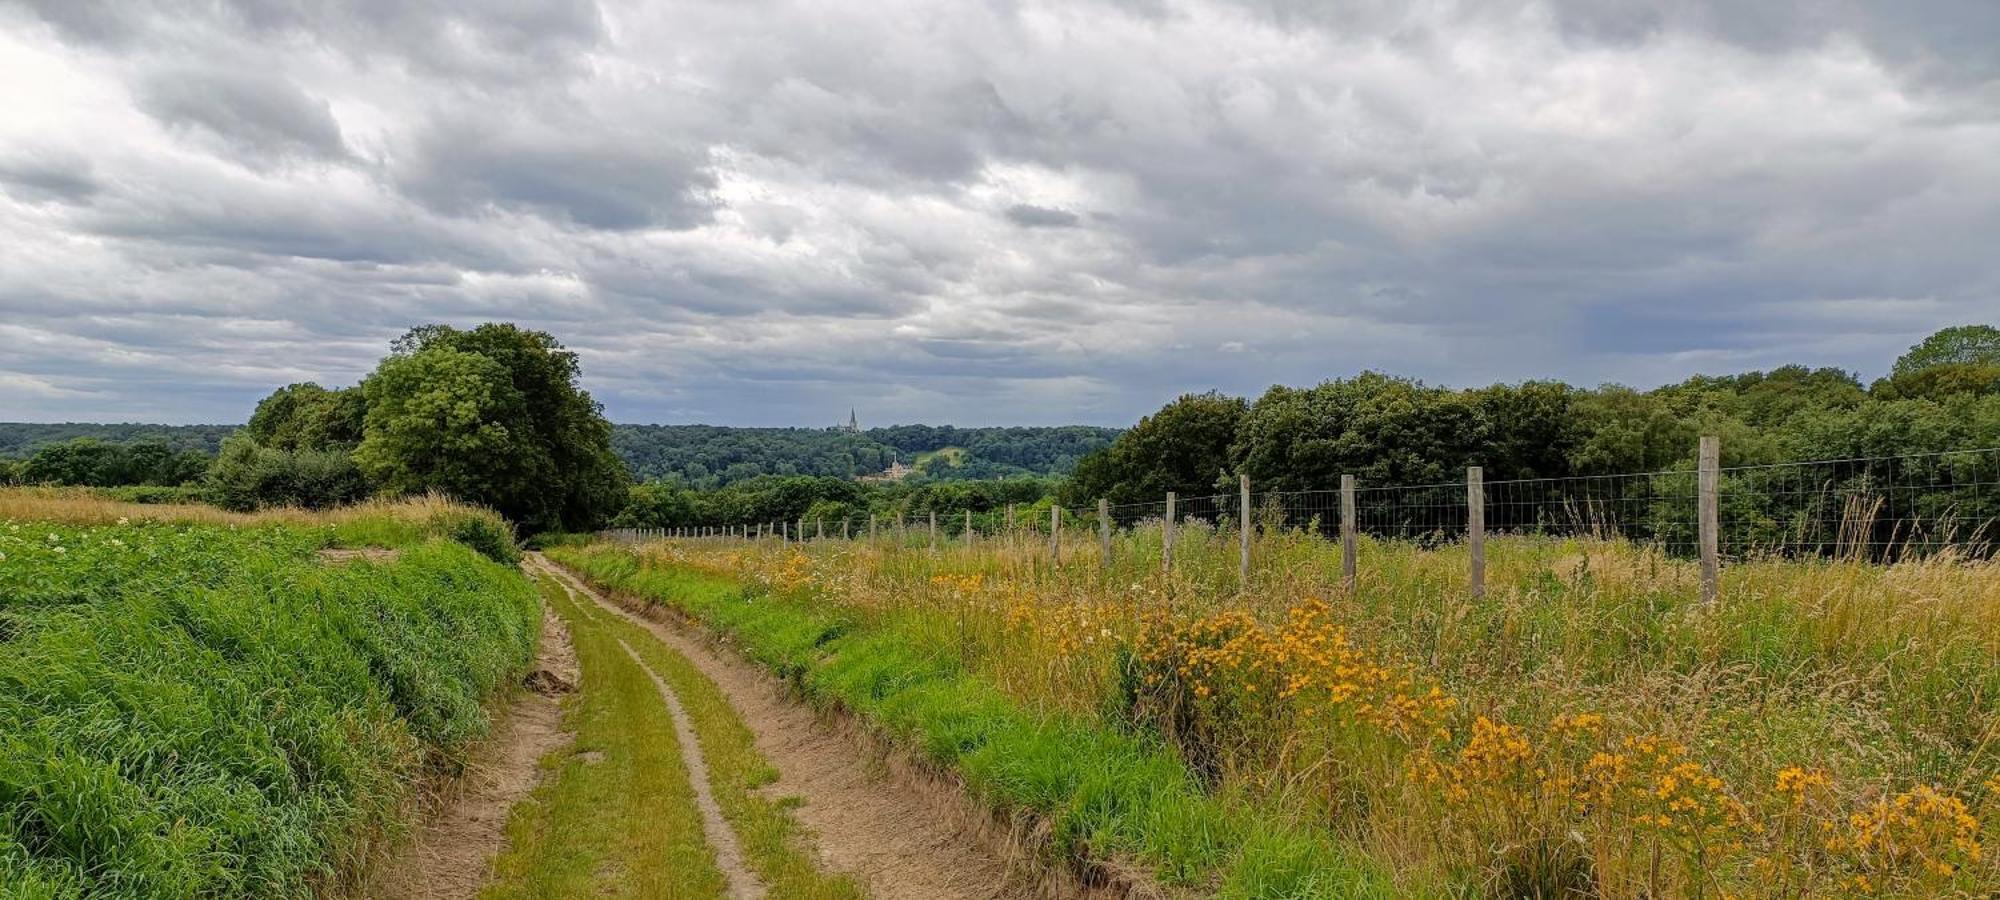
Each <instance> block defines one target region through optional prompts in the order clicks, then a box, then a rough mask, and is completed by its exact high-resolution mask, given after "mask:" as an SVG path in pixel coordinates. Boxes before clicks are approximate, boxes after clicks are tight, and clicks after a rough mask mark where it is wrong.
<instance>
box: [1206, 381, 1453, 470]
mask: <svg viewBox="0 0 2000 900" xmlns="http://www.w3.org/2000/svg"><path fill="white" fill-rule="evenodd" d="M1485 426H1486V419H1485V417H1484V416H1483V415H1482V414H1481V409H1480V404H1479V403H1478V402H1476V401H1475V399H1474V398H1473V397H1472V395H1470V394H1468V393H1465V392H1461V391H1452V390H1448V389H1445V388H1437V387H1429V386H1427V385H1425V384H1423V383H1422V382H1419V381H1415V380H1412V379H1407V378H1394V377H1391V376H1388V375H1383V374H1381V373H1379V372H1364V373H1362V374H1361V375H1359V376H1357V377H1354V378H1349V379H1342V380H1337V381H1329V382H1326V383H1324V384H1321V385H1319V386H1317V387H1311V388H1303V389H1301V388H1287V387H1274V388H1272V389H1270V390H1269V391H1266V392H1265V393H1264V396H1262V397H1259V398H1258V399H1257V403H1256V404H1255V405H1254V406H1252V407H1251V408H1250V413H1249V415H1248V416H1247V417H1246V418H1245V419H1244V422H1243V430H1242V435H1241V437H1239V438H1238V440H1237V443H1236V455H1237V458H1239V459H1241V460H1242V465H1243V469H1244V471H1245V472H1247V473H1248V474H1249V475H1250V478H1251V480H1252V482H1253V483H1255V484H1258V485H1260V486H1262V487H1263V488H1264V489H1268V490H1279V491H1297V490H1314V489H1321V490H1323V489H1326V488H1327V487H1328V486H1329V485H1337V484H1339V482H1340V476H1341V475H1343V474H1351V475H1354V476H1355V477H1356V478H1358V479H1360V480H1361V481H1362V482H1363V483H1366V484H1378V485H1379V484H1426V483H1432V482H1440V481H1448V480H1455V479H1459V478H1463V477H1464V467H1465V466H1467V465H1470V464H1473V463H1477V462H1480V459H1479V458H1478V457H1479V456H1480V455H1482V454H1483V452H1484V450H1485V448H1486V445H1487V437H1488V436H1487V434H1486V428H1485Z"/></svg>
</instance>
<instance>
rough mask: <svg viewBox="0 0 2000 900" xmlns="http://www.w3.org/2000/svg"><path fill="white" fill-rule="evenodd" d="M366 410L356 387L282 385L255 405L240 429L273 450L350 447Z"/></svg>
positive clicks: (357, 436) (357, 439)
mask: <svg viewBox="0 0 2000 900" xmlns="http://www.w3.org/2000/svg"><path fill="white" fill-rule="evenodd" d="M367 412H368V407H367V403H366V401H365V400H364V399H363V397H362V394H361V391H360V389H359V388H345V389H341V390H333V391H330V390H327V389H326V388H323V387H320V386H319V385H317V384H314V383H312V382H310V381H308V382H304V383H302V384H291V385H286V386H284V387H281V388H279V389H277V390H276V391H273V392H272V393H271V396H269V397H265V398H264V399H263V400H262V401H259V402H258V404H257V410H256V411H255V412H253V413H251V414H250V422H249V424H247V425H244V426H243V432H244V433H245V434H247V435H249V436H250V437H251V438H252V439H254V440H255V441H257V443H259V444H262V445H264V446H266V447H270V448H273V449H277V450H353V449H354V447H355V446H356V445H357V444H360V443H361V437H362V428H363V425H364V421H365V417H366V415H367Z"/></svg>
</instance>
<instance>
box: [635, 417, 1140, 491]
mask: <svg viewBox="0 0 2000 900" xmlns="http://www.w3.org/2000/svg"><path fill="white" fill-rule="evenodd" d="M1117 434H1118V432H1117V430H1115V429H1110V428H1093V427H1089V426H1081V425H1071V426H1061V427H1053V428H955V427H952V426H931V425H897V426H892V427H888V428H875V429H869V430H867V431H863V432H861V433H859V434H851V433H848V432H846V431H844V430H841V429H837V428H726V427H720V426H714V425H618V426H615V427H614V428H613V431H612V444H613V446H615V447H617V449H618V454H619V455H620V456H621V457H623V458H624V459H625V460H626V461H627V462H628V463H630V464H631V466H632V471H633V472H634V473H635V474H636V475H637V476H638V477H640V478H643V479H651V480H662V481H674V482H679V483H682V484H686V485H688V486H690V487H697V488H716V487H724V486H728V485H732V484H736V483H739V482H744V481H750V480H752V479H756V478H763V477H768V476H787V475H809V476H827V477H835V478H854V477H858V476H862V475H873V474H875V473H877V472H881V471H883V470H885V469H888V468H889V466H890V464H891V463H894V462H901V463H903V464H904V465H913V464H914V463H915V462H916V460H917V457H918V456H919V455H920V454H927V453H935V452H937V451H940V450H944V449H946V448H957V449H960V450H963V451H964V452H963V454H962V455H961V456H960V457H959V458H958V459H957V460H956V461H955V462H956V464H955V465H937V466H934V467H925V468H924V469H923V471H920V472H918V473H916V474H914V475H912V476H910V479H911V480H913V481H917V482H924V481H969V480H985V479H995V478H1011V477H1020V476H1027V475H1060V474H1067V473H1068V472H1069V471H1070V470H1071V469H1073V468H1074V467H1075V466H1076V464H1077V461H1078V460H1079V459H1081V458H1083V457H1084V456H1085V455H1087V454H1089V453H1090V452H1092V451H1094V450H1098V449H1100V448H1102V447H1104V446H1106V445H1108V444H1109V443H1110V442H1111V439H1112V438H1113V437H1115V436H1116V435H1117Z"/></svg>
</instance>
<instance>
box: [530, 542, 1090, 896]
mask: <svg viewBox="0 0 2000 900" xmlns="http://www.w3.org/2000/svg"><path fill="white" fill-rule="evenodd" d="M535 563H536V565H538V566H540V567H542V568H543V569H544V570H545V571H548V572H550V573H552V574H554V575H555V577H556V578H557V579H558V580H559V581H561V582H562V583H563V584H564V585H565V586H567V587H569V588H570V589H571V590H572V591H573V592H574V593H575V594H576V595H581V596H584V597H588V598H590V599H591V600H592V601H594V602H595V604H596V605H597V607H598V608H599V609H601V610H604V611H606V612H609V613H611V614H613V615H617V616H620V617H622V618H624V619H626V620H627V621H630V622H632V623H634V624H636V625H639V626H640V627H642V628H645V629H646V630H647V631H648V632H649V633H651V634H652V635H653V636H654V637H656V638H658V639H659V640H660V641H661V642H662V643H664V644H666V645H667V646H668V647H669V648H671V649H672V650H674V651H675V652H677V653H680V654H681V655H682V656H684V657H686V658H687V659H688V660H689V661H690V662H692V663H694V665H695V667H696V668H697V669H699V670H700V671H701V672H702V673H703V674H704V675H706V676H708V678H709V680H711V681H713V682H714V683H715V684H716V686H717V687H718V688H720V689H721V691H722V693H723V695H724V696H725V697H726V698H727V699H728V700H729V702H730V704H731V705H733V706H735V707H736V710H737V711H738V712H739V713H740V714H741V715H742V717H743V720H744V722H745V724H747V725H748V726H749V727H750V729H751V731H752V732H753V733H754V734H755V737H756V747H757V750H758V752H760V753H761V754H762V755H763V756H764V757H765V758H766V759H767V760H769V761H770V763H771V764H772V765H773V766H775V767H777V769H778V772H779V779H778V781H777V783H775V784H773V785H772V786H771V787H770V788H767V791H769V792H772V793H777V794H780V795H790V796H797V797H800V798H801V799H803V800H804V801H805V802H804V804H803V805H801V806H800V807H799V808H798V809H797V810H796V815H797V816H798V818H799V820H800V821H801V822H803V823H804V824H805V825H806V826H807V827H809V828H811V829H812V830H813V831H814V832H815V835H816V837H817V838H818V844H819V851H820V854H821V856H822V857H823V859H824V861H825V862H826V863H827V864H828V865H829V866H830V867H831V868H834V869H837V870H840V871H843V872H847V873H850V874H852V875H854V876H855V877H857V878H859V879H861V880H862V881H863V882H864V883H865V884H866V885H867V888H868V891H869V893H870V895H871V896H874V897H876V898H878V900H995V898H1016V897H1033V896H1039V895H1040V894H1041V891H1040V890H1038V889H1037V888H1036V886H1035V885H1034V884H1032V883H1031V881H1032V879H1030V878H1024V877H1021V876H1020V875H1019V874H1018V873H1017V872H1016V871H1015V867H1013V866H1010V865H1009V860H1008V859H1006V858H1004V857H1003V856H1002V855H1000V854H997V853H995V852H994V851H993V850H992V849H991V848H990V847H989V842H988V840H987V839H986V838H985V837H983V836H982V835H981V834H980V833H979V830H978V828H977V826H976V825H974V824H972V823H973V822H974V821H975V819H976V818H977V816H976V815H975V814H973V813H971V812H970V811H968V809H966V808H965V800H964V799H963V797H962V796H960V795H959V792H957V791H956V790H952V789H949V788H947V787H942V786H925V785H923V784H922V783H921V779H918V778H915V777H894V773H893V772H891V773H885V771H884V770H885V765H884V763H883V761H882V758H881V755H880V754H879V753H877V752H875V751H874V750H872V749H870V748H868V747H865V746H863V745H862V744H861V743H859V742H857V741H856V740H854V739H851V738H849V737H846V736H843V735H841V734H839V733H837V732H836V731H835V730H834V729H832V728H829V727H827V726H826V725H825V724H824V723H822V722H821V721H820V719H819V717H818V716H817V715H816V714H815V713H814V712H813V711H812V710H810V709H808V708H807V707H805V706H803V705H801V704H799V703H796V702H794V701H792V700H790V699H789V698H787V697H786V696H784V694H783V691H782V686H781V685H780V684H779V683H778V682H777V681H776V679H773V678H772V677H770V676H769V675H768V674H766V673H765V672H764V671H763V670H762V669H760V668H758V667H757V666H755V665H754V664H752V663H750V662H748V661H745V660H743V659H740V658H737V657H735V656H733V655H729V654H725V653H722V652H718V651H717V650H716V649H714V648H712V647H710V646H709V645H708V644H707V643H706V642H705V641H702V640H698V639H695V638H694V637H691V636H690V635H689V634H687V633H684V632H683V631H681V630H680V629H678V628H675V627H672V626H669V625H666V624H662V623H660V622H655V621H653V620H651V619H648V618H645V617H643V616H639V615H637V614H635V613H633V612H632V611H630V610H628V609H626V608H624V607H623V606H620V605H619V604H617V603H615V602H613V601H611V600H608V599H606V598H605V597H604V596H602V595H601V594H599V593H598V592H597V591H595V590H592V589H591V588H590V587H589V586H588V585H585V584H584V583H583V582H582V581H581V580H579V579H577V578H575V577H573V576H572V575H570V573H569V572H568V571H567V570H565V569H562V568H561V567H558V566H555V565H553V564H551V563H548V562H547V561H546V560H544V559H542V558H541V557H540V556H539V555H537V556H536V558H535ZM627 651H628V652H629V651H630V648H629V647H628V648H627ZM688 743H689V744H690V745H691V744H692V741H691V740H690V741H688ZM887 768H891V769H893V768H894V767H893V766H889V767H887ZM1057 893H1058V894H1065V895H1066V894H1067V893H1068V892H1066V891H1057Z"/></svg>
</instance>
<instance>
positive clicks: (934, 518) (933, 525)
mask: <svg viewBox="0 0 2000 900" xmlns="http://www.w3.org/2000/svg"><path fill="white" fill-rule="evenodd" d="M931 552H932V553H936V552H937V510H935V509H934V510H931Z"/></svg>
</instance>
